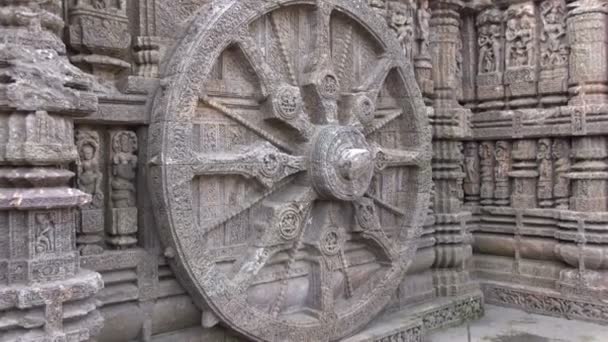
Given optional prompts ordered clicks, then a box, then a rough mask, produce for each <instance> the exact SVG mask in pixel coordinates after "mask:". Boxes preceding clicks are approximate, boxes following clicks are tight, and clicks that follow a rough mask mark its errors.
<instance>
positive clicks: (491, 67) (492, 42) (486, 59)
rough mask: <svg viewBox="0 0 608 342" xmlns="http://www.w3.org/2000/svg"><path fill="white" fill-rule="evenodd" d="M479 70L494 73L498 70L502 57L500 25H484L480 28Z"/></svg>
mask: <svg viewBox="0 0 608 342" xmlns="http://www.w3.org/2000/svg"><path fill="white" fill-rule="evenodd" d="M478 44H479V71H480V72H481V73H492V72H496V71H498V58H499V57H500V26H498V25H495V24H489V25H483V26H481V27H480V28H479V38H478Z"/></svg>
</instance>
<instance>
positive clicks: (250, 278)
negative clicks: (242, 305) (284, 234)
mask: <svg viewBox="0 0 608 342" xmlns="http://www.w3.org/2000/svg"><path fill="white" fill-rule="evenodd" d="M282 248H283V247H282V246H269V247H253V248H250V249H249V250H248V251H247V253H245V255H243V257H242V259H241V260H242V262H241V263H239V264H238V267H237V272H236V273H235V276H234V277H233V278H232V283H233V284H234V285H235V286H236V287H237V288H238V290H239V292H245V291H247V289H248V288H249V287H251V284H252V283H253V282H254V281H255V278H256V276H257V275H258V274H259V273H260V271H261V270H262V268H264V266H266V264H267V263H268V261H269V260H270V259H271V258H272V257H273V256H274V255H275V254H276V253H278V252H279V251H280V250H281V249H282Z"/></svg>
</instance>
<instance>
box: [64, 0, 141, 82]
mask: <svg viewBox="0 0 608 342" xmlns="http://www.w3.org/2000/svg"><path fill="white" fill-rule="evenodd" d="M69 3H70V5H69V11H68V18H69V29H68V37H69V44H70V46H71V47H72V48H73V49H75V50H76V51H78V54H76V55H74V56H72V57H70V60H71V61H72V62H73V63H75V64H77V65H79V66H80V67H82V68H83V69H85V70H88V71H91V72H92V73H93V74H95V75H98V76H103V77H100V79H110V80H112V79H114V77H115V75H116V74H118V73H119V72H121V71H123V70H127V69H129V68H130V67H131V63H129V62H128V61H127V60H126V59H127V56H128V53H129V48H130V46H131V34H130V32H129V20H128V17H127V6H126V0H73V1H70V2H69Z"/></svg>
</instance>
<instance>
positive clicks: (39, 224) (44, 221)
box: [35, 213, 54, 253]
mask: <svg viewBox="0 0 608 342" xmlns="http://www.w3.org/2000/svg"><path fill="white" fill-rule="evenodd" d="M50 216H51V215H50V214H49V213H36V214H35V221H36V246H35V248H36V253H46V252H51V251H52V250H53V243H52V234H53V230H54V226H53V222H52V220H51V217H50Z"/></svg>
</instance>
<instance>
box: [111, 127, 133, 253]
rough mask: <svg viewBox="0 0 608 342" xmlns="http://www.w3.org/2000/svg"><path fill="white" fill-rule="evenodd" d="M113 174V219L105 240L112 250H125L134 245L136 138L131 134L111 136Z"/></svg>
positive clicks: (114, 134)
mask: <svg viewBox="0 0 608 342" xmlns="http://www.w3.org/2000/svg"><path fill="white" fill-rule="evenodd" d="M111 140H112V156H111V162H112V175H111V181H110V188H111V192H110V199H111V202H112V206H111V207H112V209H111V210H112V220H111V225H110V230H109V233H110V235H112V236H111V237H109V238H108V243H110V244H111V245H112V246H113V247H115V248H119V249H122V248H127V247H130V246H133V245H135V244H136V243H137V238H136V237H135V234H136V233H137V207H136V204H137V203H136V192H137V188H136V184H135V177H136V176H137V155H136V154H135V152H137V149H138V148H137V135H136V134H135V132H132V131H117V132H113V134H112V139H111Z"/></svg>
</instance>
